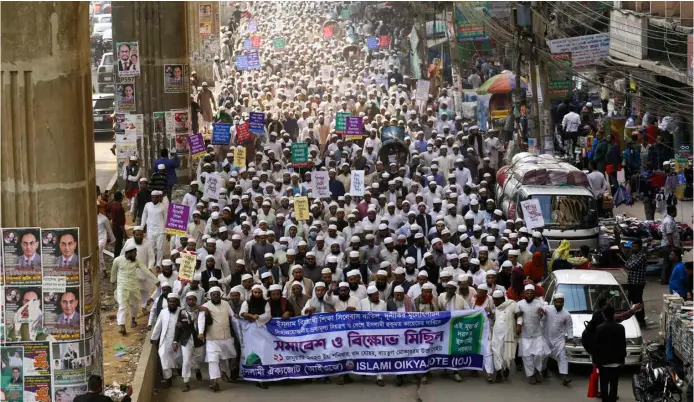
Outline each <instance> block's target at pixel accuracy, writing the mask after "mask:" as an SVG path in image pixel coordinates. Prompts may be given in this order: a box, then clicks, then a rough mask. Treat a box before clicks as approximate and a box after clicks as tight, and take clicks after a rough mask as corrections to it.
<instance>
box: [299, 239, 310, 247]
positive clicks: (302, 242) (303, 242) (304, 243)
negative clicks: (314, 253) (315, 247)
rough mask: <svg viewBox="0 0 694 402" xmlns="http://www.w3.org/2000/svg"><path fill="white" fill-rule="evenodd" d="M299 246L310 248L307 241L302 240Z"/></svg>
mask: <svg viewBox="0 0 694 402" xmlns="http://www.w3.org/2000/svg"><path fill="white" fill-rule="evenodd" d="M298 245H299V246H308V243H306V242H305V241H303V240H301V241H300V242H299V244H298Z"/></svg>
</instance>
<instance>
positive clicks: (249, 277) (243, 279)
mask: <svg viewBox="0 0 694 402" xmlns="http://www.w3.org/2000/svg"><path fill="white" fill-rule="evenodd" d="M249 279H253V275H251V274H243V275H242V276H241V282H243V281H247V280H249Z"/></svg>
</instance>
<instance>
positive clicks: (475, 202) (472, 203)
mask: <svg viewBox="0 0 694 402" xmlns="http://www.w3.org/2000/svg"><path fill="white" fill-rule="evenodd" d="M470 205H479V201H477V200H472V201H470Z"/></svg>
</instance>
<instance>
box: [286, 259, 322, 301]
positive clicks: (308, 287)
mask: <svg viewBox="0 0 694 402" xmlns="http://www.w3.org/2000/svg"><path fill="white" fill-rule="evenodd" d="M319 272H320V271H319ZM289 275H290V276H291V278H292V279H290V280H289V281H288V282H287V283H286V284H285V285H284V291H283V292H282V294H283V295H285V297H286V296H288V295H289V294H290V293H293V289H292V286H294V285H295V284H298V285H299V286H300V287H301V288H302V290H303V291H302V293H303V294H305V295H310V294H313V281H312V280H310V279H308V278H304V268H303V267H302V266H301V265H298V264H297V265H294V266H293V267H292V269H291V271H290V272H289ZM298 311H301V310H298Z"/></svg>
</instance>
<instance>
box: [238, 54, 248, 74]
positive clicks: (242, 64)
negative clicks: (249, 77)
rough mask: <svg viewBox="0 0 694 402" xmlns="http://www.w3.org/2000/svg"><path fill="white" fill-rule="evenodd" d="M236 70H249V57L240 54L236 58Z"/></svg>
mask: <svg viewBox="0 0 694 402" xmlns="http://www.w3.org/2000/svg"><path fill="white" fill-rule="evenodd" d="M236 69H237V70H239V71H243V70H248V56H247V55H245V54H240V55H238V56H236Z"/></svg>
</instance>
